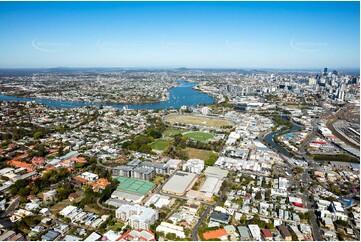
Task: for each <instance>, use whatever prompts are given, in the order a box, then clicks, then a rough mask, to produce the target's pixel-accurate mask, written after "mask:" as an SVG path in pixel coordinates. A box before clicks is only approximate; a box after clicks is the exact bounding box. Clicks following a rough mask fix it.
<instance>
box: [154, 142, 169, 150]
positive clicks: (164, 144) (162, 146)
mask: <svg viewBox="0 0 361 242" xmlns="http://www.w3.org/2000/svg"><path fill="white" fill-rule="evenodd" d="M169 144H170V141H169V140H166V139H157V140H156V141H154V142H152V143H151V144H150V146H151V147H152V149H155V150H165V149H167V147H168V146H169Z"/></svg>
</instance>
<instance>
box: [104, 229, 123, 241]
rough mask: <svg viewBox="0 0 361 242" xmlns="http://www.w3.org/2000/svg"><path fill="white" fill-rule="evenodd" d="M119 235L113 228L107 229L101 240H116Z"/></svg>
mask: <svg viewBox="0 0 361 242" xmlns="http://www.w3.org/2000/svg"><path fill="white" fill-rule="evenodd" d="M120 237H121V235H119V234H117V233H116V232H114V231H113V230H108V231H107V232H106V233H105V234H103V237H102V240H103V241H118V240H119V239H120Z"/></svg>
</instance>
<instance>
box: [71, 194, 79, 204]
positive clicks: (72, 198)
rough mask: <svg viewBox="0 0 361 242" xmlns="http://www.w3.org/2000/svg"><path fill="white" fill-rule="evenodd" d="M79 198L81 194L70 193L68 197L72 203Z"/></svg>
mask: <svg viewBox="0 0 361 242" xmlns="http://www.w3.org/2000/svg"><path fill="white" fill-rule="evenodd" d="M78 197H79V193H77V192H73V193H70V194H69V196H68V199H69V201H70V202H72V201H74V200H75V199H76V198H78Z"/></svg>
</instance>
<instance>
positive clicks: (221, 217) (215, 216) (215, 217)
mask: <svg viewBox="0 0 361 242" xmlns="http://www.w3.org/2000/svg"><path fill="white" fill-rule="evenodd" d="M230 219H231V215H229V214H228V213H222V212H218V211H214V212H213V213H212V214H211V216H210V220H211V221H213V222H218V223H222V224H228V223H229V220H230Z"/></svg>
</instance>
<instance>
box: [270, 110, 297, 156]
mask: <svg viewBox="0 0 361 242" xmlns="http://www.w3.org/2000/svg"><path fill="white" fill-rule="evenodd" d="M280 118H282V119H283V120H286V121H289V120H288V119H287V117H286V116H282V115H281V116H280ZM292 124H293V125H292V127H291V128H290V129H288V130H287V133H291V132H295V131H298V130H301V129H302V128H303V127H302V126H301V125H298V124H295V123H293V122H292ZM282 132H284V131H282V130H278V131H276V132H273V133H270V134H268V135H266V137H265V138H264V140H265V141H266V142H267V143H268V144H269V145H270V146H272V147H273V148H274V149H276V150H277V151H279V152H280V153H281V154H283V155H285V156H287V157H289V158H292V157H293V155H292V154H290V153H289V152H288V151H287V150H286V149H285V148H283V147H282V146H281V145H279V144H278V143H276V142H275V141H274V137H275V136H277V135H278V134H280V133H282Z"/></svg>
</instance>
